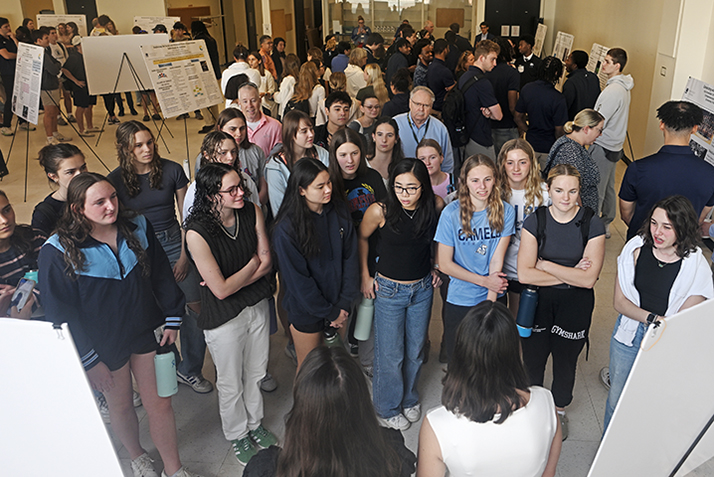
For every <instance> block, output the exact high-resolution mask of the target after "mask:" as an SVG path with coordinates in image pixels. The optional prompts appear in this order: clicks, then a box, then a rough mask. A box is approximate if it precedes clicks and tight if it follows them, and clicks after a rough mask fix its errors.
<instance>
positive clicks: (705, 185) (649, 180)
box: [620, 146, 714, 240]
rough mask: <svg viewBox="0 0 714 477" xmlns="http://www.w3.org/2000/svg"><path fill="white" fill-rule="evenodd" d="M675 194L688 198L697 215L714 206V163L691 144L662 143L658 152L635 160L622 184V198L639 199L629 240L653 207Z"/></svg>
mask: <svg viewBox="0 0 714 477" xmlns="http://www.w3.org/2000/svg"><path fill="white" fill-rule="evenodd" d="M675 194H681V195H683V196H685V197H686V198H688V199H689V200H690V201H691V202H692V205H693V206H694V211H695V212H696V213H697V216H699V214H701V212H702V209H704V207H710V206H714V166H712V165H711V164H709V163H708V162H706V161H704V160H702V159H699V158H698V157H697V156H695V155H694V153H693V152H692V150H691V149H690V148H689V146H662V148H661V149H660V150H659V152H657V153H656V154H653V155H651V156H649V157H645V158H644V159H640V160H638V161H634V162H632V163H631V164H630V165H629V166H628V167H627V171H625V177H623V178H622V186H621V187H620V199H622V200H624V201H627V202H635V212H634V215H633V216H632V220H630V226H629V227H628V229H627V240H630V239H631V238H632V237H634V236H635V235H636V234H637V231H638V230H639V228H640V227H641V226H642V222H643V221H644V220H645V217H647V215H648V214H649V212H650V209H651V208H652V206H654V205H655V204H656V203H657V202H658V201H660V200H662V199H664V198H665V197H669V196H670V195H675Z"/></svg>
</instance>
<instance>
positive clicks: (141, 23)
mask: <svg viewBox="0 0 714 477" xmlns="http://www.w3.org/2000/svg"><path fill="white" fill-rule="evenodd" d="M180 21H181V17H134V26H138V27H139V28H141V29H142V30H144V31H145V32H147V33H153V31H152V30H153V28H154V27H155V26H156V25H158V24H161V25H163V26H165V27H166V31H167V32H171V29H172V28H173V27H174V23H176V22H180ZM186 26H188V25H186Z"/></svg>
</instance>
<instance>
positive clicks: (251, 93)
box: [238, 82, 283, 157]
mask: <svg viewBox="0 0 714 477" xmlns="http://www.w3.org/2000/svg"><path fill="white" fill-rule="evenodd" d="M238 106H239V107H240V110H241V111H243V114H244V115H245V122H246V126H248V141H250V142H252V143H253V144H256V145H257V146H259V147H260V148H261V149H262V150H263V152H264V153H265V157H270V153H271V151H272V150H273V148H274V147H275V145H276V144H278V143H279V142H281V141H282V134H283V126H282V125H281V124H280V123H279V122H278V121H277V120H276V119H273V118H271V117H270V116H266V115H265V114H263V111H262V109H261V101H260V91H259V90H258V87H257V86H256V85H255V83H252V82H248V83H243V84H242V85H241V86H240V88H238Z"/></svg>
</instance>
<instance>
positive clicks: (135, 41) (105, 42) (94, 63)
mask: <svg viewBox="0 0 714 477" xmlns="http://www.w3.org/2000/svg"><path fill="white" fill-rule="evenodd" d="M168 43H169V35H167V34H165V33H162V34H156V35H116V36H88V37H86V38H82V53H83V54H84V68H85V69H86V70H87V86H88V87H89V94H92V95H98V94H107V93H111V92H113V91H116V92H117V93H123V92H125V91H137V90H139V89H140V88H139V87H137V85H136V81H135V80H134V77H133V76H132V73H131V68H129V65H127V64H126V62H124V66H123V67H122V68H121V76H120V77H119V82H118V83H117V75H119V67H120V66H121V64H122V56H123V55H124V53H126V54H127V56H128V57H129V60H130V61H131V64H132V65H133V66H134V69H135V70H136V73H137V74H138V75H139V79H140V80H141V84H142V85H143V86H144V88H146V89H151V78H149V72H148V71H147V70H146V65H145V64H144V59H143V57H142V54H141V45H165V44H168ZM115 84H116V90H115V89H114V85H115Z"/></svg>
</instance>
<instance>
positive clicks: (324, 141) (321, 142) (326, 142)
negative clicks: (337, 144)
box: [312, 123, 332, 151]
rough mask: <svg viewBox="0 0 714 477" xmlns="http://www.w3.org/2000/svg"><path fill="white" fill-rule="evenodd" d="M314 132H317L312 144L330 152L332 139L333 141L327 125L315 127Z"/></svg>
mask: <svg viewBox="0 0 714 477" xmlns="http://www.w3.org/2000/svg"><path fill="white" fill-rule="evenodd" d="M314 131H315V138H314V139H313V140H312V143H313V144H314V145H316V146H320V147H322V148H324V149H327V150H328V151H329V150H330V139H332V135H331V134H330V132H329V131H328V130H327V123H325V124H321V125H319V126H315V129H314Z"/></svg>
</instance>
